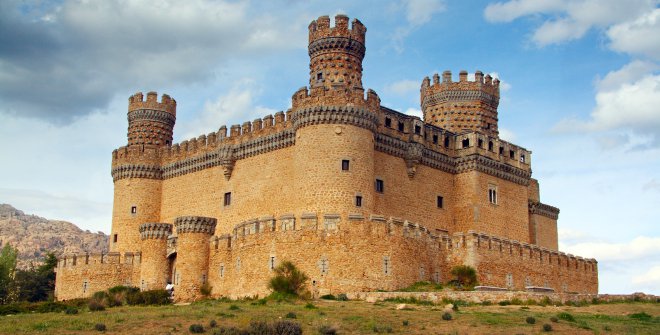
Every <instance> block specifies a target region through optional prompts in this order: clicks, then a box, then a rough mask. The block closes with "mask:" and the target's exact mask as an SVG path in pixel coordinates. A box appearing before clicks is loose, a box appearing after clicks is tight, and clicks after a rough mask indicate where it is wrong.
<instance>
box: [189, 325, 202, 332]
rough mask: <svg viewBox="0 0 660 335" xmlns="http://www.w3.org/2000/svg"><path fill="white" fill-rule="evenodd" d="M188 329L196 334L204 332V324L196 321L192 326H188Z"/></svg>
mask: <svg viewBox="0 0 660 335" xmlns="http://www.w3.org/2000/svg"><path fill="white" fill-rule="evenodd" d="M188 331H190V332H191V333H194V334H201V333H203V332H204V326H202V325H200V324H196V323H194V324H191V325H190V327H188Z"/></svg>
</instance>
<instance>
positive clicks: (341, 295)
mask: <svg viewBox="0 0 660 335" xmlns="http://www.w3.org/2000/svg"><path fill="white" fill-rule="evenodd" d="M337 300H339V301H348V296H347V295H346V293H339V294H337Z"/></svg>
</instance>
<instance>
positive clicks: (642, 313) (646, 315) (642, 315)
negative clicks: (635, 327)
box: [628, 312, 652, 321]
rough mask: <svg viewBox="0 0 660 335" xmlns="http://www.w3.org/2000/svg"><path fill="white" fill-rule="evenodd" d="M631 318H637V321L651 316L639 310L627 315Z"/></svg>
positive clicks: (648, 318)
mask: <svg viewBox="0 0 660 335" xmlns="http://www.w3.org/2000/svg"><path fill="white" fill-rule="evenodd" d="M628 316H629V317H630V318H631V319H635V320H639V321H650V320H651V318H652V316H650V315H648V314H646V313H644V312H641V313H635V314H630V315H628Z"/></svg>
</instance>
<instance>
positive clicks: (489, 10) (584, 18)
mask: <svg viewBox="0 0 660 335" xmlns="http://www.w3.org/2000/svg"><path fill="white" fill-rule="evenodd" d="M656 4H657V2H656V1H654V0H628V1H619V0H573V1H568V0H564V1H561V0H559V1H552V0H511V1H507V2H498V3H495V4H490V5H488V6H487V7H486V9H485V10H484V17H485V18H486V20H488V21H489V22H511V21H513V20H515V19H518V18H521V17H527V16H535V17H536V16H540V17H542V18H543V23H542V24H541V25H540V26H539V27H537V28H536V29H535V31H534V32H533V34H532V41H533V42H534V43H535V44H537V45H538V46H545V45H549V44H557V43H562V42H566V41H570V40H574V39H578V38H581V37H582V36H584V34H585V33H586V32H587V31H589V30H590V29H592V28H599V29H606V28H608V27H609V26H611V25H616V24H622V23H624V22H632V21H635V20H637V19H638V18H639V17H640V16H641V15H645V13H648V12H649V11H653V10H654V8H655V6H656ZM642 26H643V29H639V28H640V27H642ZM646 26H647V22H643V23H641V24H640V25H639V26H635V27H630V28H628V29H627V28H625V27H622V28H620V29H619V30H617V32H618V31H624V32H625V31H626V30H629V29H635V30H641V31H643V30H644V29H645V28H647V27H646ZM622 35H623V33H622ZM624 51H626V52H628V50H624Z"/></svg>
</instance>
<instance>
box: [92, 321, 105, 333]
mask: <svg viewBox="0 0 660 335" xmlns="http://www.w3.org/2000/svg"><path fill="white" fill-rule="evenodd" d="M94 329H95V330H97V331H100V332H104V331H105V330H106V329H107V327H106V326H105V323H97V324H95V325H94Z"/></svg>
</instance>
